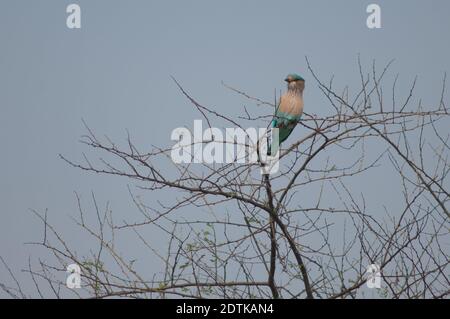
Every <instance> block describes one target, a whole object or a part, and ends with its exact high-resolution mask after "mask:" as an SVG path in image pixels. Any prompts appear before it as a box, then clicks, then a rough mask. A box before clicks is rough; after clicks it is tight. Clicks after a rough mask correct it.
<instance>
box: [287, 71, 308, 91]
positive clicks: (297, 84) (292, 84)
mask: <svg viewBox="0 0 450 319" xmlns="http://www.w3.org/2000/svg"><path fill="white" fill-rule="evenodd" d="M284 80H285V81H286V82H287V83H288V88H289V89H291V90H300V91H303V89H304V88H305V79H304V78H302V77H301V76H300V75H298V74H296V73H291V74H288V76H287V77H286V78H285V79H284Z"/></svg>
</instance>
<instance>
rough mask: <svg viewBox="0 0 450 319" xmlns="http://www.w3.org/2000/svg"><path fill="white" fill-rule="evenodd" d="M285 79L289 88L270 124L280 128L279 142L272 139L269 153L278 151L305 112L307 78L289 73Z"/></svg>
mask: <svg viewBox="0 0 450 319" xmlns="http://www.w3.org/2000/svg"><path fill="white" fill-rule="evenodd" d="M285 81H286V82H288V90H287V92H286V93H285V94H283V95H282V96H281V98H280V102H279V103H278V107H277V108H276V110H275V115H274V117H273V119H272V122H271V125H270V127H271V128H278V136H279V138H278V143H277V141H276V140H275V139H272V141H271V143H270V144H269V146H268V151H267V154H268V155H275V154H276V153H277V151H278V149H279V147H280V144H281V143H283V142H284V141H285V140H286V139H287V138H288V137H289V135H291V133H292V131H293V130H294V128H295V126H296V125H297V122H298V121H299V120H300V118H301V116H302V113H303V104H304V103H303V90H304V88H305V80H304V79H303V78H302V77H301V76H299V75H297V74H289V75H288V76H287V77H286V79H285Z"/></svg>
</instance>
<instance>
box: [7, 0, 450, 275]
mask: <svg viewBox="0 0 450 319" xmlns="http://www.w3.org/2000/svg"><path fill="white" fill-rule="evenodd" d="M70 3H78V4H79V5H80V6H81V9H82V29H81V30H69V29H68V28H67V27H66V24H65V20H66V13H65V9H66V6H67V5H68V4H70ZM369 3H378V4H379V5H380V6H381V8H382V29H380V30H369V29H368V28H367V27H366V25H365V21H366V18H367V13H366V7H367V5H368V4H369ZM449 14H450V2H449V1H447V0H442V1H441V0H434V1H417V0H402V1H400V0H397V1H374V0H373V1H360V0H345V1H343V0H341V1H335V0H330V1H324V0H321V1H317V0H315V1H298V0H293V1H256V0H255V1H242V0H239V1H235V0H232V1H207V0H201V1H200V0H193V1H138V0H133V1H118V0H107V1H106V0H96V1H87V0H84V1H83V0H79V1H60V0H40V1H22V0H1V1H0V138H1V139H0V255H1V256H2V257H3V258H5V260H6V261H7V262H8V263H9V264H10V265H11V267H12V269H14V270H15V271H17V272H18V276H19V278H22V279H24V280H27V278H28V277H26V275H24V274H21V273H20V269H22V268H24V267H26V264H27V258H28V256H31V257H32V258H35V259H36V258H39V257H40V255H39V252H38V251H35V250H33V249H31V248H30V247H27V246H24V245H23V243H24V242H28V241H36V240H39V239H40V238H41V234H42V225H41V224H40V223H38V222H37V220H36V219H34V218H33V217H32V215H31V214H30V212H29V209H30V208H32V209H36V210H40V211H42V210H44V209H46V208H48V210H49V217H50V218H51V220H52V221H53V222H54V223H56V224H57V225H58V226H59V227H61V228H62V229H64V230H66V231H67V236H68V237H69V239H70V238H71V239H72V240H76V241H78V242H79V244H80V245H84V244H86V243H84V242H83V239H82V238H79V237H77V233H76V232H75V231H73V227H72V226H71V225H72V221H71V219H70V218H69V217H68V216H69V215H73V214H74V213H75V212H76V203H75V198H74V191H78V192H79V193H80V194H81V195H82V196H84V197H85V198H88V196H89V194H90V192H91V191H94V192H95V193H96V194H97V196H98V198H99V201H100V202H102V201H103V202H104V201H106V200H111V203H112V205H113V207H114V209H115V210H117V211H119V212H121V211H123V212H124V215H126V211H127V210H129V209H130V206H131V204H130V200H129V196H128V193H127V188H126V186H127V182H126V181H125V180H121V179H116V178H109V177H99V176H93V175H89V174H84V173H82V172H80V171H78V170H75V169H72V168H70V167H68V165H67V164H65V163H64V162H62V161H61V160H60V159H59V158H58V153H63V154H65V155H67V156H68V157H71V158H75V159H77V158H80V156H81V155H80V154H81V152H82V151H83V150H84V148H82V146H81V145H80V144H79V143H78V139H79V137H80V135H81V134H83V133H84V128H83V125H82V122H81V119H82V118H84V119H85V120H86V121H87V122H88V124H89V125H90V126H91V127H93V128H94V129H95V131H96V132H99V133H100V134H107V135H108V136H110V137H111V138H112V139H116V140H121V141H122V140H124V139H125V137H126V130H127V129H128V130H129V131H130V133H131V134H132V136H133V137H134V139H135V141H136V143H137V144H138V145H140V146H142V147H150V145H151V144H155V145H161V146H167V145H170V144H171V141H170V132H171V131H172V130H173V129H174V128H175V127H178V126H184V125H191V123H192V121H193V119H195V118H198V115H197V114H196V113H195V112H194V111H193V109H192V107H190V106H189V104H188V103H187V102H186V100H185V99H184V98H183V97H182V96H181V94H180V93H179V92H178V91H177V88H176V87H175V85H174V83H173V82H172V80H171V79H170V75H173V76H175V77H176V78H177V79H178V80H179V81H181V82H182V83H183V85H184V86H185V87H186V88H187V89H188V90H189V92H191V93H192V94H193V95H194V96H196V97H197V98H198V99H199V100H200V101H202V102H203V103H204V104H205V105H210V106H214V107H216V108H217V109H223V110H224V112H226V113H227V114H233V113H234V111H233V109H234V108H236V110H237V109H239V110H241V108H242V104H243V101H242V99H239V98H237V97H236V96H234V95H233V94H230V92H229V91H227V90H225V89H224V88H223V86H222V85H221V81H222V80H223V81H225V82H227V83H229V84H231V85H233V86H235V87H238V88H241V89H243V90H245V91H247V92H249V93H251V94H254V95H257V96H259V97H261V98H263V99H267V100H272V99H273V92H274V89H275V88H277V89H282V88H284V83H283V81H282V80H283V78H284V76H285V75H286V74H287V73H289V72H292V71H295V72H298V73H300V74H305V77H306V78H307V76H309V74H307V72H306V66H305V59H304V57H305V55H307V56H308V57H309V58H310V60H311V62H312V63H313V65H314V66H315V68H316V70H317V72H318V74H319V75H321V76H323V77H324V78H329V77H330V76H331V75H333V74H334V75H335V77H336V79H335V81H336V83H337V86H338V87H343V86H344V85H345V84H350V85H352V84H353V85H356V83H357V81H358V73H357V68H356V67H357V65H356V59H357V55H358V54H361V57H362V59H363V61H364V62H365V63H371V60H372V59H376V60H377V61H378V62H379V63H380V64H383V63H386V62H387V61H389V60H390V59H393V58H394V59H396V62H395V64H394V66H393V70H394V71H393V72H394V73H399V74H400V78H399V80H401V81H403V82H402V83H403V84H404V87H403V88H406V85H407V84H409V83H410V82H411V81H412V79H413V78H414V77H415V76H416V75H417V76H418V79H419V82H418V90H417V91H416V96H417V97H421V98H422V99H423V101H424V102H425V103H436V102H437V100H438V98H439V92H440V85H441V82H440V80H441V79H442V76H443V73H444V72H445V71H449V70H450V59H449V57H450V41H449V40H448V34H449V32H450V19H449V18H448V15H449ZM307 81H308V78H307ZM307 83H308V82H307ZM401 88H402V86H401V85H400V89H401ZM403 93H405V92H403ZM305 94H306V96H305V98H306V101H307V102H306V103H307V104H306V109H307V111H308V112H311V113H314V112H316V111H313V110H314V109H315V108H316V110H317V108H320V106H321V104H323V103H324V101H323V98H322V97H321V95H320V92H319V90H318V89H317V88H314V87H308V86H307V90H306V92H305ZM316 113H320V110H318V111H317V112H316ZM387 184H389V183H388V182H387ZM385 192H386V194H385V195H386V200H387V201H389V200H395V198H391V199H389V197H388V196H389V193H390V191H389V189H386V190H385ZM391 196H392V195H391ZM373 200H376V198H375V199H373ZM66 225H67V226H66ZM4 275H5V272H4V270H3V269H0V278H3V276H4Z"/></svg>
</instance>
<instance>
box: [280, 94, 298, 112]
mask: <svg viewBox="0 0 450 319" xmlns="http://www.w3.org/2000/svg"><path fill="white" fill-rule="evenodd" d="M279 111H280V112H283V113H287V114H290V115H293V116H300V115H302V113H303V97H302V96H301V95H299V94H289V93H287V94H284V95H283V96H281V100H280V107H279Z"/></svg>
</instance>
